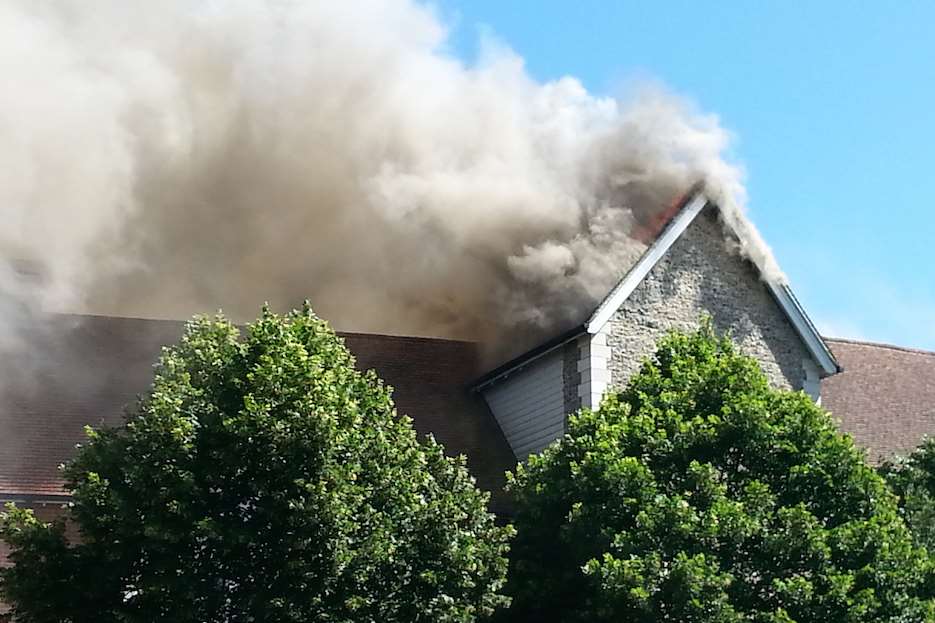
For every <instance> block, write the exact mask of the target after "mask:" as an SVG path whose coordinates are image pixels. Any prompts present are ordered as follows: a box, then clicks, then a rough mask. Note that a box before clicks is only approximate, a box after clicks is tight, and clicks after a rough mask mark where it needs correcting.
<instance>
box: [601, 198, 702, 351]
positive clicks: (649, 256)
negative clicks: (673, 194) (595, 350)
mask: <svg viewBox="0 0 935 623" xmlns="http://www.w3.org/2000/svg"><path fill="white" fill-rule="evenodd" d="M707 204H708V198H707V197H705V195H704V193H701V192H699V193H697V194H695V196H694V197H692V199H691V201H689V202H688V203H687V204H686V205H685V207H684V208H682V210H681V211H680V212H679V213H678V214H677V215H676V216H675V218H673V219H672V221H671V222H670V223H669V225H668V226H667V227H666V228H665V230H664V231H663V232H662V234H661V235H660V236H659V237H658V238H656V241H655V242H654V243H653V244H652V246H651V247H649V249H648V250H647V251H646V253H644V254H643V257H641V258H640V261H639V262H637V263H636V265H635V266H634V267H633V268H631V269H630V271H629V272H628V273H627V274H626V275H625V276H624V278H623V279H621V280H620V282H619V283H618V284H617V285H616V287H614V289H613V290H611V292H610V294H608V295H607V298H605V299H604V300H603V302H602V303H601V304H600V305H599V306H598V308H597V309H596V310H594V313H593V314H592V315H591V318H589V319H588V321H587V322H586V323H585V327H586V328H587V331H588V333H590V334H592V335H593V334H595V333H597V332H599V331H600V330H601V328H602V327H603V326H604V325H605V324H607V321H608V320H610V318H611V316H613V315H614V313H615V312H616V311H617V310H618V309H620V306H621V305H623V303H624V301H626V300H627V298H628V297H629V296H630V295H631V294H632V293H633V290H635V289H636V287H637V286H638V285H640V283H642V281H643V279H645V278H646V275H648V274H649V271H651V270H652V269H653V267H654V266H655V265H656V264H657V263H658V262H659V260H661V259H662V258H663V256H664V255H665V254H666V252H667V251H668V250H669V248H670V247H671V246H672V245H673V244H675V241H676V240H678V239H679V236H681V235H682V233H683V232H684V231H685V230H686V229H688V226H689V225H691V223H692V221H693V220H695V217H696V216H698V214H699V213H700V212H701V210H702V209H703V208H704V207H705V206H706V205H707Z"/></svg>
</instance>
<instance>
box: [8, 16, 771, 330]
mask: <svg viewBox="0 0 935 623" xmlns="http://www.w3.org/2000/svg"><path fill="white" fill-rule="evenodd" d="M447 45H448V42H447V39H446V29H445V26H444V24H443V23H441V21H440V20H439V19H438V18H437V16H436V15H434V14H433V12H432V10H431V9H429V8H426V7H424V6H421V5H419V4H415V3H413V2H410V1H408V0H381V1H375V2H366V3H347V2H330V1H323V2H307V3H305V2H286V1H275V0H266V1H262V0H256V1H249V0H242V1H237V2H220V1H218V2H213V1H207V0H206V1H201V2H193V1H191V0H177V1H164V2H129V3H128V2H123V1H118V0H102V1H99V2H95V3H94V4H93V8H91V7H90V5H88V4H87V3H86V2H85V1H84V0H56V1H45V2H37V1H36V0H22V1H20V0H0V76H2V77H0V81H2V92H3V94H4V95H3V97H2V98H0V217H2V218H3V222H4V227H3V229H2V233H0V254H2V255H3V256H6V257H7V258H17V259H21V260H22V259H25V260H29V261H32V262H35V263H37V264H38V265H41V266H42V279H41V280H34V281H33V282H32V283H33V285H32V286H31V289H32V290H33V291H34V292H32V293H31V294H30V296H31V297H32V298H33V299H35V301H36V303H35V305H36V306H39V307H42V308H45V309H57V310H69V311H85V312H92V313H99V314H118V315H131V316H143V317H164V318H184V317H187V316H189V315H190V314H192V313H195V312H201V311H206V310H213V309H217V308H223V309H224V310H225V311H226V312H227V313H229V314H230V315H232V316H233V317H234V318H236V319H245V318H248V317H252V315H253V314H255V313H256V310H257V308H258V306H259V305H260V304H261V303H262V302H263V301H269V302H270V303H271V304H272V305H273V306H274V307H275V308H280V309H283V308H287V307H292V306H295V305H296V304H298V303H299V302H301V300H302V299H304V298H308V299H310V300H311V302H312V305H313V307H314V308H315V309H316V310H317V311H318V313H319V314H320V315H322V316H323V317H325V318H327V319H328V320H330V321H331V322H332V323H333V324H334V325H335V326H336V327H338V328H339V329H344V330H353V331H372V332H389V333H402V334H419V335H433V336H445V337H456V338H467V339H476V340H479V341H482V342H486V343H497V342H498V341H505V338H504V336H505V335H509V336H510V338H509V341H510V343H511V345H513V346H517V345H522V342H523V341H524V340H531V339H534V338H535V337H537V336H538V337H541V336H543V335H546V336H547V334H548V332H549V331H554V330H557V329H559V328H563V327H565V326H567V325H569V324H571V323H574V322H580V321H582V320H583V319H584V316H586V315H587V313H588V312H589V311H590V310H591V309H592V308H593V306H594V305H595V304H596V303H597V302H598V301H599V300H600V299H601V298H602V297H603V296H604V295H605V294H606V293H607V292H608V291H609V290H610V289H611V287H612V286H613V285H614V283H615V282H616V280H617V279H619V277H620V276H621V274H622V273H623V272H625V271H626V269H627V268H629V267H630V265H632V263H633V261H634V260H635V258H637V257H638V256H639V255H640V254H641V253H642V251H643V250H644V249H645V242H644V241H641V240H639V239H638V238H639V237H638V236H635V235H634V232H635V231H636V230H637V229H638V228H639V227H641V226H643V225H645V224H646V223H649V222H652V217H653V216H654V215H656V214H658V212H659V211H660V210H662V209H664V208H666V207H667V206H668V205H670V204H671V203H672V201H674V200H675V199H676V198H677V197H678V196H679V194H680V193H682V192H684V191H685V190H686V189H687V188H688V187H690V186H691V184H692V183H694V182H696V181H698V180H704V181H705V183H706V188H707V190H708V192H709V194H712V195H713V196H714V197H715V198H716V199H717V200H718V201H719V202H720V203H721V204H722V207H724V208H726V211H727V213H728V220H731V219H733V222H734V224H735V225H736V226H740V227H747V225H746V221H745V220H744V219H743V216H742V212H741V206H742V204H743V201H744V189H743V185H742V183H741V174H740V171H739V170H738V168H736V167H735V166H734V165H732V164H731V163H730V162H728V161H727V160H726V159H725V157H724V154H725V152H726V150H727V148H728V146H729V142H730V137H729V135H728V133H727V132H726V131H725V130H723V129H722V128H721V127H720V125H719V122H718V120H717V118H716V117H714V116H712V115H706V114H702V113H699V112H698V111H696V110H695V109H694V108H693V107H692V106H691V105H690V104H688V103H686V102H684V101H682V100H680V99H679V98H677V97H675V96H673V95H671V94H668V93H666V92H665V91H664V90H662V89H659V88H654V87H647V88H643V89H640V90H638V91H636V92H634V93H632V94H631V95H630V96H628V97H627V98H624V99H614V98H608V97H598V96H595V95H592V94H590V93H588V92H587V91H586V90H585V89H584V88H583V87H582V85H581V84H580V83H579V82H578V81H577V80H575V79H574V78H567V77H566V78H562V79H560V80H556V81H553V82H547V83H541V82H537V81H536V80H534V79H533V78H531V77H530V76H529V75H528V74H527V73H526V72H525V70H524V68H523V61H522V59H521V58H519V57H518V56H517V55H516V54H515V53H513V52H512V51H510V50H509V49H507V48H505V47H504V46H502V45H500V44H498V43H496V42H489V41H488V42H484V45H483V46H482V47H483V50H484V51H483V53H482V54H481V55H480V58H479V60H478V61H477V62H476V63H472V64H465V63H464V62H462V61H460V60H458V59H457V58H455V57H454V56H453V55H451V54H450V53H449V52H448V51H447ZM751 236H752V237H751V238H750V239H751V240H753V241H754V244H753V247H752V248H750V249H745V250H744V252H745V253H747V254H748V255H751V256H752V257H754V259H756V260H757V261H758V262H759V263H760V264H761V265H764V266H774V264H772V263H771V260H770V256H769V252H768V250H767V249H766V248H765V246H762V245H761V244H760V243H759V242H757V241H758V237H757V236H756V235H755V232H751ZM771 270H772V269H771ZM775 274H778V272H776V273H775ZM13 281H15V280H14V279H12V278H3V277H2V276H0V290H3V289H5V290H6V291H7V292H10V291H11V288H12V287H13V286H10V285H8V284H10V283H13ZM4 284H7V285H6V286H5V287H4ZM16 287H17V288H18V289H19V290H22V287H21V286H16ZM4 315H5V317H6V314H4ZM0 335H2V334H0Z"/></svg>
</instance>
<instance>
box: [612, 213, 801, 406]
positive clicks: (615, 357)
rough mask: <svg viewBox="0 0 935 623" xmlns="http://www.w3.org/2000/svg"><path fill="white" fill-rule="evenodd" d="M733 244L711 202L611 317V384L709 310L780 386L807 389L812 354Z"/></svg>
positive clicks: (623, 380)
mask: <svg viewBox="0 0 935 623" xmlns="http://www.w3.org/2000/svg"><path fill="white" fill-rule="evenodd" d="M728 245H729V243H728V241H727V240H726V239H725V236H724V233H723V229H722V227H721V224H720V223H718V222H717V214H716V212H714V210H713V209H712V208H710V207H709V208H705V210H704V211H703V212H702V213H701V214H699V215H698V216H697V217H696V218H695V220H694V222H693V223H692V224H691V225H690V226H689V227H688V229H687V230H686V231H685V232H684V233H683V234H682V236H681V237H680V238H679V239H678V240H677V241H676V242H675V244H674V245H673V246H672V248H670V249H669V251H668V253H666V255H665V256H664V257H663V258H662V259H661V260H660V261H659V263H658V264H656V266H655V267H654V268H653V269H652V270H651V271H650V273H649V275H647V277H646V278H645V279H644V280H643V282H642V283H641V284H640V285H639V286H638V287H637V288H636V290H634V291H633V293H632V294H631V295H630V297H629V298H628V299H627V300H626V301H625V302H624V304H623V306H622V307H621V308H620V309H619V310H617V312H616V313H615V314H614V315H613V316H612V317H611V319H610V321H608V326H607V327H605V329H604V332H606V333H607V345H608V346H609V347H610V358H609V360H608V368H609V369H610V382H611V384H612V385H615V386H622V385H624V384H625V383H626V381H627V379H628V378H629V377H630V375H632V374H633V373H634V372H635V371H636V370H637V369H638V368H639V366H640V364H641V362H642V360H643V358H644V357H647V356H648V355H650V354H651V353H652V352H653V349H654V346H655V343H656V341H657V340H658V339H659V338H660V337H661V336H662V335H664V334H665V333H666V331H668V330H670V329H680V330H690V329H693V328H696V327H697V326H698V321H699V318H700V316H701V314H702V313H704V312H707V313H708V314H710V315H711V316H712V318H713V320H714V324H715V326H716V327H717V329H718V330H719V331H726V330H730V331H731V333H732V335H733V339H734V341H735V343H737V344H738V345H739V347H740V349H741V351H743V352H744V353H746V354H748V355H751V356H753V357H755V358H756V359H757V360H758V361H759V362H760V365H761V366H762V368H763V370H764V371H765V372H766V375H767V376H768V377H769V380H770V382H771V383H772V384H773V385H774V386H776V387H781V388H787V389H788V388H791V389H801V388H802V385H803V382H804V380H805V372H804V369H803V363H804V362H805V361H806V360H809V359H810V355H809V354H808V352H807V351H806V350H805V347H804V345H803V344H802V342H801V340H800V338H799V336H798V334H797V333H796V331H795V329H794V328H793V327H792V325H791V324H790V323H789V321H788V320H787V319H786V316H785V315H784V314H783V312H782V310H781V309H780V308H779V306H778V304H777V303H776V302H775V300H774V299H773V298H772V295H771V294H770V293H769V291H768V289H767V288H766V286H765V285H764V284H763V283H762V281H761V280H760V279H759V275H758V273H757V271H756V269H755V268H754V266H753V265H752V264H750V263H749V262H748V261H746V260H744V259H743V258H741V257H740V256H739V255H738V254H737V253H735V252H733V251H732V250H731V249H730V248H729V247H728Z"/></svg>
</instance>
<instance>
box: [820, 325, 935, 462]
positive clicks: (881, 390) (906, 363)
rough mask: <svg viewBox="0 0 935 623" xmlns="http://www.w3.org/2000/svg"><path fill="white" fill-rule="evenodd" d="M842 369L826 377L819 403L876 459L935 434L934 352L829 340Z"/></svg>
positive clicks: (900, 451) (906, 450)
mask: <svg viewBox="0 0 935 623" xmlns="http://www.w3.org/2000/svg"><path fill="white" fill-rule="evenodd" d="M825 340H826V341H827V343H828V344H829V346H831V349H832V350H833V351H834V354H835V356H836V357H837V359H838V361H840V362H841V364H842V366H843V367H844V371H843V372H841V373H840V374H837V375H835V376H832V377H830V378H827V379H825V380H824V381H822V384H821V404H822V406H823V407H825V408H826V409H828V410H829V411H830V412H831V415H832V416H833V417H835V419H837V420H838V422H839V423H840V426H841V428H842V429H843V430H845V431H846V432H848V433H850V434H851V435H852V436H853V437H854V440H855V441H856V442H857V444H858V445H859V446H862V447H864V448H866V449H867V452H868V456H869V458H870V459H871V460H873V461H879V460H881V459H884V458H887V457H890V456H893V455H900V454H908V453H909V452H911V451H912V450H913V449H914V448H915V447H916V446H917V445H919V442H920V441H921V440H922V438H923V437H924V436H926V435H932V434H935V353H933V352H930V351H924V350H915V349H911V348H902V347H899V346H891V345H889V344H877V343H873V342H861V341H855V340H843V339H834V338H825Z"/></svg>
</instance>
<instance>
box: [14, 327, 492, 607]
mask: <svg viewBox="0 0 935 623" xmlns="http://www.w3.org/2000/svg"><path fill="white" fill-rule="evenodd" d="M65 474H66V478H67V483H68V488H69V489H70V490H71V492H72V494H73V500H74V504H73V507H72V508H71V509H70V512H69V516H70V519H71V521H73V522H74V523H75V524H76V525H77V528H78V529H79V530H80V533H81V540H80V542H79V543H73V544H69V543H68V542H67V541H66V539H65V536H64V527H63V526H46V525H44V524H42V523H41V522H37V521H36V520H35V519H33V518H32V516H31V515H30V514H29V513H28V512H26V511H20V510H17V509H12V510H10V511H9V512H8V513H7V514H6V515H4V519H3V523H2V524H0V535H2V536H3V538H4V539H6V540H7V541H8V542H9V543H10V544H11V546H12V547H13V556H12V557H13V560H15V561H16V566H15V567H13V568H12V569H9V570H6V571H3V572H2V576H0V578H2V590H3V599H4V600H6V601H8V602H10V603H12V604H13V606H14V608H15V611H16V613H17V616H18V617H19V620H22V621H29V622H37V623H38V622H46V621H49V622H51V621H76V622H77V621H95V622H100V621H105V622H106V621H121V622H127V621H173V622H187V621H191V622H196V621H197V622H199V623H200V622H205V621H277V622H279V621H296V622H298V621H301V622H303V623H304V622H306V621H333V622H356V621H388V622H392V621H399V622H406V623H409V622H412V621H432V622H435V621H452V622H454V621H457V622H470V621H474V620H476V619H477V618H478V617H482V616H485V615H487V614H489V613H490V612H492V611H493V610H494V609H495V608H497V607H499V606H501V605H503V604H504V603H505V601H506V599H505V598H504V597H503V596H502V595H501V594H500V590H501V588H502V586H503V583H504V577H505V573H506V565H507V563H506V558H505V556H506V552H507V542H508V538H509V536H510V534H511V529H509V528H503V527H498V526H496V525H495V523H494V519H493V516H492V515H491V514H490V513H488V512H487V509H486V507H487V501H488V496H487V494H485V493H482V492H480V491H478V490H477V488H476V487H475V486H474V482H473V480H472V478H471V477H470V475H469V474H468V473H467V470H466V469H465V466H464V462H463V460H459V459H450V458H448V457H446V456H445V455H444V452H443V450H442V448H441V446H439V445H438V444H437V443H435V442H434V441H433V440H431V439H428V440H419V439H418V438H417V437H416V435H415V433H414V431H413V429H412V427H411V425H410V422H409V420H408V419H407V418H404V417H400V416H398V415H397V414H396V412H395V409H394V407H393V403H392V400H391V397H390V391H389V389H388V388H386V387H385V386H384V385H383V384H382V383H381V382H380V381H379V380H378V379H377V378H376V377H375V376H374V375H373V374H372V373H367V374H362V373H359V372H357V371H356V370H355V369H354V360H353V358H352V356H351V355H350V353H349V352H348V351H347V349H346V348H345V347H344V345H343V344H342V342H341V340H340V339H339V338H338V337H337V336H336V335H335V334H334V333H333V332H332V331H331V330H330V329H329V328H328V327H327V326H326V324H325V323H324V322H323V321H321V320H320V319H318V318H317V317H315V316H314V315H313V314H312V313H311V311H310V310H308V309H307V308H306V309H305V310H303V311H301V312H293V313H292V314H290V315H288V316H285V317H281V316H277V315H275V314H272V313H271V312H269V310H264V311H263V314H262V315H261V317H260V318H259V319H258V320H257V321H256V322H255V323H253V324H252V325H250V326H249V327H248V330H247V332H246V335H245V336H241V335H240V332H239V331H238V329H237V328H236V327H235V326H233V325H232V324H231V323H230V322H228V321H227V320H225V319H224V318H222V317H216V318H205V317H203V318H197V319H195V320H194V321H192V322H191V323H190V324H189V325H188V328H187V330H186V332H185V335H184V337H183V339H182V340H181V342H180V343H179V344H178V345H176V346H174V347H172V348H168V349H166V350H165V351H164V353H163V355H162V358H161V360H160V362H159V365H158V366H157V368H156V374H155V379H154V382H153V386H152V389H151V391H150V392H149V393H148V394H147V395H146V396H145V397H144V398H143V399H142V400H141V402H140V404H139V405H138V406H137V408H136V409H135V410H134V411H133V412H132V414H131V415H130V417H129V418H128V421H127V423H126V425H125V426H124V427H122V428H120V429H116V430H105V431H94V432H92V433H91V434H90V435H89V442H88V444H87V445H86V446H85V447H84V448H82V449H81V450H80V452H79V453H78V456H77V457H76V458H75V460H74V461H72V462H71V463H70V464H69V465H68V466H67V468H66V470H65ZM50 593H55V596H54V598H53V599H50V598H49V595H50Z"/></svg>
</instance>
